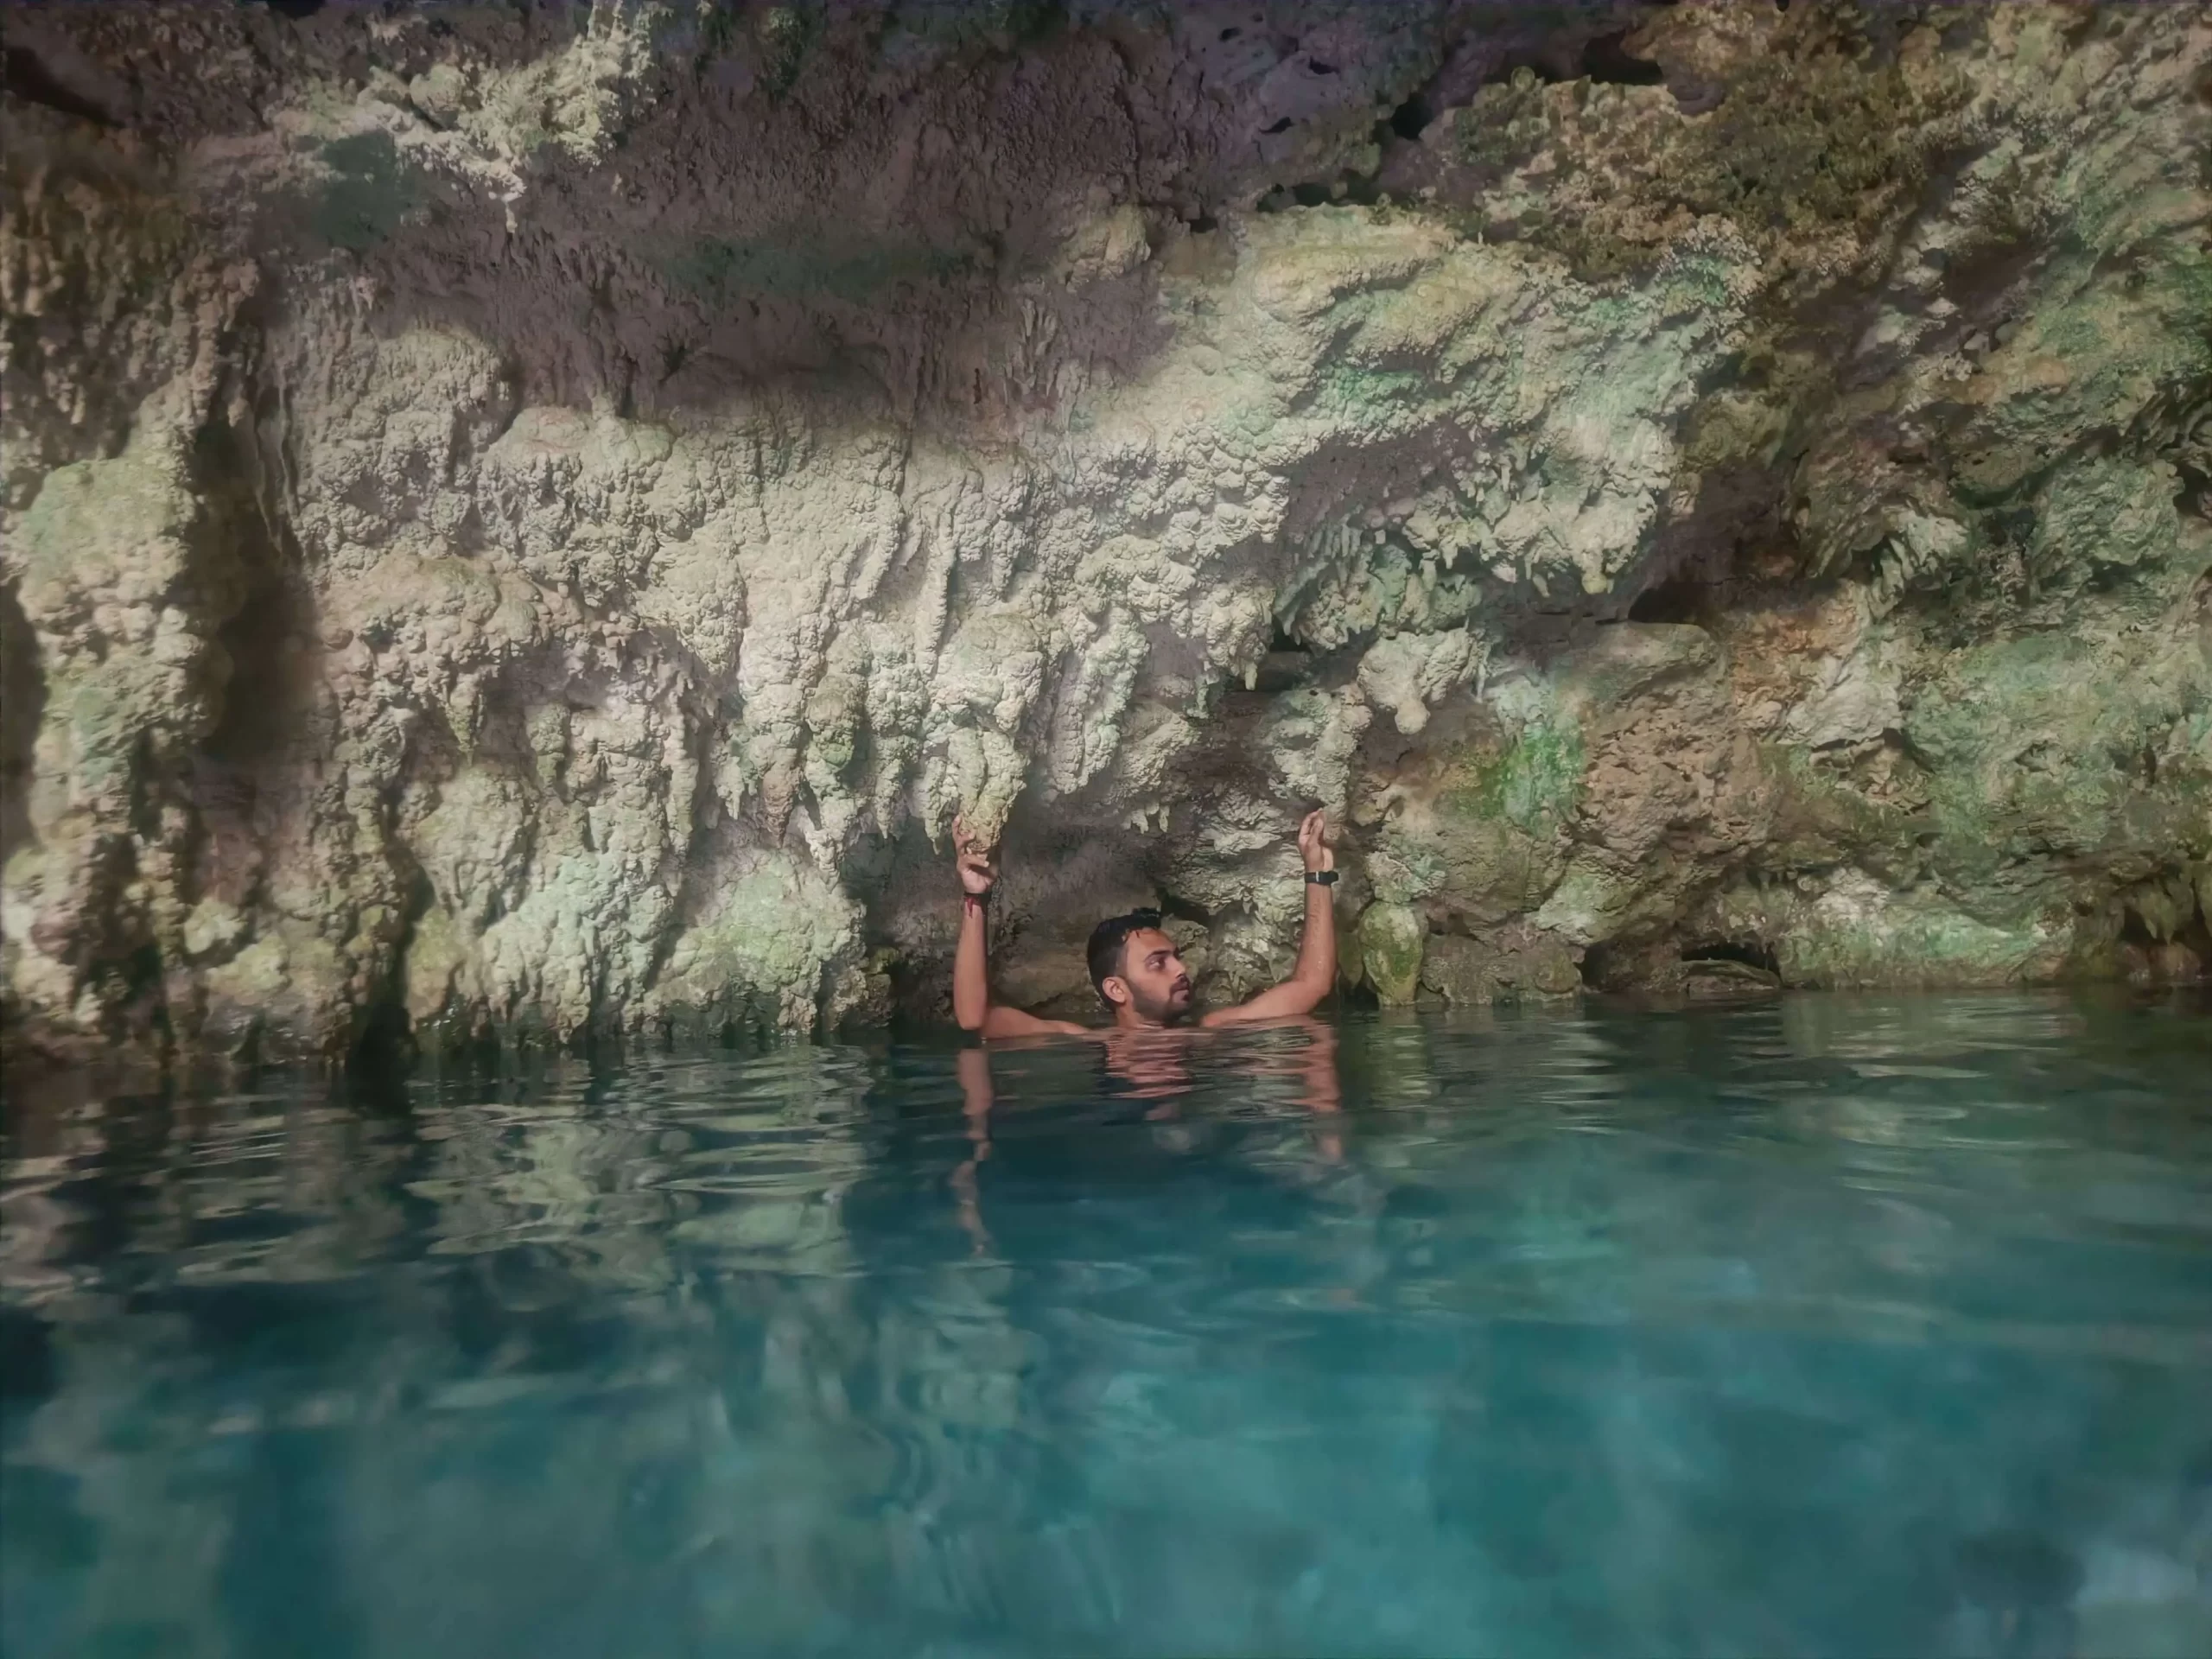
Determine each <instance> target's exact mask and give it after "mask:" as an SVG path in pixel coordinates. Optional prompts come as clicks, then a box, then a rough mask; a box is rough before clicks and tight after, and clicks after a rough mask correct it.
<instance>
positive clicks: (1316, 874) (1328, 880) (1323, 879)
mask: <svg viewBox="0 0 2212 1659" xmlns="http://www.w3.org/2000/svg"><path fill="white" fill-rule="evenodd" d="M1306 880H1307V881H1308V882H1310V883H1311V884H1312V885H1313V886H1314V887H1335V886H1336V885H1337V873H1336V872H1335V871H1334V870H1308V871H1306Z"/></svg>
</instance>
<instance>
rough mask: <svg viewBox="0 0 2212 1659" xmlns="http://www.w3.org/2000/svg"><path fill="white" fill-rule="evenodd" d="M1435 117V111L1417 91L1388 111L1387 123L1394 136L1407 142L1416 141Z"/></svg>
mask: <svg viewBox="0 0 2212 1659" xmlns="http://www.w3.org/2000/svg"><path fill="white" fill-rule="evenodd" d="M1435 119H1436V111H1434V110H1433V109H1432V108H1431V107H1430V106H1429V103H1428V100H1427V99H1425V98H1423V97H1422V96H1421V94H1420V93H1419V92H1415V93H1414V95H1413V96H1412V97H1411V98H1409V99H1407V100H1406V101H1405V102H1404V103H1402V104H1401V105H1398V107H1397V108H1396V109H1395V110H1393V111H1390V114H1389V120H1388V122H1387V124H1388V126H1389V130H1390V131H1391V132H1392V134H1394V135H1395V137H1400V138H1402V139H1404V140H1405V141H1406V142H1407V143H1415V142H1417V141H1418V140H1419V139H1420V137H1421V134H1422V133H1424V132H1426V131H1427V130H1428V124H1429V123H1430V122H1432V121H1433V120H1435Z"/></svg>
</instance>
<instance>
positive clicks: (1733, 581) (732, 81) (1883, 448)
mask: <svg viewBox="0 0 2212 1659" xmlns="http://www.w3.org/2000/svg"><path fill="white" fill-rule="evenodd" d="M9 25H10V26H9V37H8V71H9V83H8V90H9V96H8V100H7V105H6V110H5V115H4V120H5V132H4V137H5V139H6V146H5V149H6V154H5V160H4V169H5V172H4V199H3V203H0V205H4V210H5V222H4V225H3V226H0V285H3V286H4V294H5V304H6V317H5V331H6V352H7V359H6V364H5V391H6V399H5V429H4V432H3V433H0V468H3V469H4V489H5V498H4V510H5V520H4V524H0V531H3V532H4V551H0V645H4V649H5V652H6V656H7V683H6V687H5V690H6V719H5V722H4V726H5V744H6V754H5V756H4V761H5V768H6V771H5V783H6V787H7V800H6V808H5V812H4V814H0V833H3V834H4V838H5V842H6V844H5V847H4V849H0V855H4V857H5V859H6V868H5V893H4V901H3V902H0V950H4V972H5V979H6V995H7V999H8V1017H9V1021H10V1028H11V1030H12V1031H14V1032H16V1033H19V1034H20V1033H32V1034H34V1035H35V1036H37V1037H38V1038H39V1039H41V1040H65V1039H69V1038H71V1037H77V1038H81V1039H94V1040H113V1039H118V1038H121V1039H149V1040H156V1041H160V1040H167V1041H171V1042H175V1043H179V1044H183V1045H187V1046H194V1047H200V1048H205V1049H210V1050H213V1051H217V1052H230V1053H245V1052H261V1053H271V1052H284V1051H293V1050H305V1051H310V1052H334V1051H337V1050H340V1049H342V1048H343V1047H344V1046H346V1045H348V1044H350V1043H352V1042H353V1041H355V1040H356V1039H359V1037H360V1035H361V1034H362V1033H364V1032H365V1031H366V1030H368V1029H370V1028H372V1027H373V1026H376V1025H377V1024H378V1022H384V1023H385V1024H387V1025H389V1024H391V1022H394V1021H396V1020H397V1017H398V1014H399V1012H400V1011H402V1010H404V1014H405V1015H406V1017H407V1019H408V1020H409V1021H410V1023H411V1024H412V1026H413V1027H415V1028H416V1030H417V1031H418V1032H420V1033H424V1034H426V1035H429V1034H442V1035H443V1036H446V1037H450V1038H454V1039H466V1038H469V1037H473V1036H484V1035H490V1034H499V1035H526V1034H531V1033H541V1034H543V1035H545V1036H548V1037H552V1038H566V1037H570V1036H573V1035H575V1033H579V1032H582V1031H584V1030H587V1029H593V1028H599V1029H615V1030H630V1031H646V1032H655V1033H705V1034H715V1033H727V1032H729V1031H731V1030H734V1029H762V1030H766V1029H781V1030H785V1031H805V1030H811V1029H818V1028H823V1027H830V1026H835V1025H836V1024H837V1023H839V1022H841V1021H844V1020H851V1019H870V1018H880V1017H881V1016H882V1015H884V1014H887V1013H888V1012H890V1011H891V1010H892V1009H893V1007H901V1006H903V1007H906V1008H908V1009H909V1010H911V1011H913V1012H917V1013H920V1014H936V1013H941V1011H942V1009H943V1007H944V988H945V985H946V982H947V980H946V972H947V967H948V964H949V959H950V947H951V940H952V929H953V926H954V924H955V920H956V916H955V912H954V908H953V906H951V905H950V903H949V902H948V895H949V893H950V882H949V880H948V876H947V866H948V861H949V860H948V855H947V851H946V848H945V832H946V830H947V829H948V827H949V825H950V822H951V820H952V819H953V817H955V815H956V814H960V813H964V814H965V815H966V816H967V817H969V819H970V820H971V821H974V822H976V823H978V824H980V825H981V826H982V827H984V828H985V829H1003V831H1004V832H1005V837H1006V848H1007V879H1006V880H1005V883H1004V885H1003V899H1004V902H1002V903H1001V905H1000V906H998V909H997V912H996V913H995V917H994V923H993V925H994V929H995V949H996V950H997V952H998V957H999V962H1000V965H1001V978H1002V982H1003V985H1004V987H1005V988H1006V989H1007V992H1008V993H1009V994H1010V995H1015V996H1017V997H1018V998H1020V1000H1022V1001H1025V1002H1028V1003H1031V1004H1033V1005H1053V1004H1056V1003H1057V1004H1064V1005H1072V1004H1079V1003H1080V1002H1081V1001H1082V1000H1083V999H1084V996H1085V995H1087V993H1086V991H1085V989H1084V986H1083V982H1082V966H1081V956H1080V950H1079V945H1080V941H1081V938H1082V937H1083V935H1084V933H1085V932H1086V931H1088V928H1089V926H1090V923H1091V921H1092V920H1094V919H1095V918H1096V916H1097V915H1098V914H1101V913H1104V912H1106V911H1107V910H1109V909H1112V908H1119V907H1122V906H1126V905H1127V904H1128V903H1131V902H1135V901H1140V900H1147V899H1150V900H1154V901H1158V902H1160V903H1162V904H1164V906H1166V908H1167V909H1168V911H1169V912H1170V914H1171V916H1172V917H1173V918H1174V919H1173V924H1172V925H1173V927H1174V928H1175V929H1176V930H1177V931H1179V933H1180V934H1181V935H1182V936H1183V937H1184V938H1186V939H1187V940H1188V941H1189V943H1190V947H1191V951H1192V956H1193V957H1194V959H1196V960H1199V961H1201V962H1202V963H1204V967H1205V974H1204V976H1203V980H1202V983H1203V984H1204V985H1205V987H1206V988H1209V989H1210V990H1211V994H1213V995H1217V996H1229V995H1235V994H1236V993H1238V992H1240V991H1242V990H1243V989H1245V988H1250V987H1253V986H1256V985H1257V984H1259V983H1261V982H1264V981H1266V980H1267V979H1268V978H1270V977H1272V976H1276V975H1278V974H1280V973H1281V971H1282V970H1283V969H1285V968H1286V967H1287V963H1288V960H1289V957H1290V954H1291V952H1292V950H1293V949H1294V944H1295V938H1294V935H1295V928H1296V920H1297V917H1298V914H1299V911H1300V904H1301V902H1302V901H1301V900H1300V896H1299V895H1300V887H1299V885H1298V884H1297V882H1296V881H1295V880H1294V874H1295V868H1296V861H1295V855H1294V851H1293V849H1292V847H1291V842H1290V832H1291V829H1292V828H1293V825H1294V822H1295V819H1296V817H1297V816H1298V815H1299V814H1300V812H1301V811H1302V810H1306V808H1308V807H1310V806H1311V805H1313V804H1316V803H1319V804H1325V805H1327V806H1328V807H1329V808H1330V809H1331V810H1332V812H1333V813H1334V814H1335V815H1337V817H1338V819H1339V820H1340V822H1341V824H1342V831H1343V836H1344V849H1343V854H1342V856H1341V862H1342V863H1343V865H1344V867H1345V869H1346V880H1345V882H1344V886H1343V887H1342V888H1341V889H1340V892H1341V894H1342V904H1343V919H1344V937H1345V945H1344V951H1343V953H1342V955H1343V958H1344V969H1345V972H1346V975H1347V977H1348V981H1349V982H1350V983H1351V984H1352V985H1353V986H1355V987H1358V988H1363V991H1364V992H1368V993H1372V994H1374V995H1378V996H1380V997H1381V998H1382V999H1383V1000H1384V1001H1414V1000H1426V999H1429V998H1433V997H1439V996H1440V997H1443V998H1446V999H1448V1000H1451V1001H1484V1000H1489V999H1491V998H1493V997H1497V996H1506V995H1559V994H1565V993H1569V992H1572V991H1573V989H1575V988H1576V987H1577V986H1578V985H1580V984H1582V983H1585V982H1587V983H1594V984H1600V985H1607V986H1648V987H1658V988H1673V989H1680V988H1685V987H1690V988H1695V987H1699V986H1714V987H1721V988H1730V987H1739V986H1743V985H1745V984H1757V985H1767V984H1774V983H1788V984H1801V985H1840V986H1850V985H1894V984H1929V985H1934V984H2003V983H2016V982H2040V981H2047V980H2052V979H2058V978H2063V977H2071V976H2119V975H2126V976H2134V977H2137V978H2146V979H2174V978H2181V977H2187V976H2192V975H2194V974H2196V972H2198V971H2200V970H2201V969H2202V966H2203V965H2204V963H2205V962H2206V960H2207V958H2208V957H2212V937H2208V934H2207V931H2206V925H2205V918H2206V916H2207V914H2208V913H2212V586H2208V581H2207V572H2208V570H2212V524H2208V523H2207V514H2208V511H2212V503H2208V499H2207V480H2208V475H2212V423H2208V415H2209V414H2212V248H2208V239H2207V238H2208V225H2212V163H2208V161H2207V157H2208V156H2212V14H2208V12H2207V11H2206V10H2203V9H2200V8H2196V7H2179V6H2174V7H2132V6H2126V7H2123V6H2115V7H2112V8H2107V9H2100V8H2094V7H2085V6H2064V7H2060V6H2037V5H2020V6H2014V7H2005V8H1989V9H1983V8H1974V7H1899V6H1879V7H1875V6H1867V7H1853V6H1846V5H1840V4H1808V3H1805V0H1799V3H1796V4H1794V5H1792V6H1790V7H1789V8H1788V9H1787V10H1781V9H1777V8H1772V7H1770V6H1768V5H1765V4H1764V3H1745V4H1744V5H1741V6H1734V5H1732V6H1716V7H1703V6H1683V7H1665V6H1656V5H1643V4H1637V3H1619V4H1611V3H1591V4H1586V5H1551V6H1545V7H1541V8H1537V7H1529V8H1511V7H1507V8H1500V7H1496V6H1489V5H1478V4H1472V3H1455V0H1433V3H1427V4H1408V5H1405V6H1402V7H1353V6H1344V5H1329V4H1319V3H1314V4H1306V5H1292V4H1274V5H1266V4H1250V3H1248V4H1244V5H1239V6H1211V7H1195V6H1191V7H1185V6H1178V7H1173V8H1166V7H1157V6H1151V5H1140V4H1134V3H1132V4H1125V5H1113V4H1104V3H1102V4H1095V5H1067V6H1046V5H1023V4H999V5H995V6H985V5H969V4H958V5H956V4H950V3H947V4H942V5H937V6H929V5H903V6H899V7H897V8H895V9H893V8H889V7H884V6H874V7H869V6H861V5H853V6H846V5H834V4H799V5H781V6H741V5H732V4H725V3H702V4H698V5H696V6H695V5H693V4H690V3H685V0H666V3H658V4H654V3H613V0H596V3H593V4H590V5H588V6H587V5H566V4H550V3H549V4H543V5H524V6H517V5H491V4H481V5H476V4H467V5H464V4H454V5H449V6H424V7H420V8H416V9H412V10H407V9H400V10H386V9H383V8H377V7H369V6H349V5H344V4H328V5H323V6H321V7H313V6H305V5H292V6H288V7H283V8H270V7H267V6H263V5H258V4H255V5H245V6H237V5H230V4H207V5H184V6H177V5H151V4H148V5H117V6H102V7H99V8H87V7H77V6H68V5H60V4H54V5H38V4H29V5H23V6H18V7H15V8H12V9H11V11H10V20H9Z"/></svg>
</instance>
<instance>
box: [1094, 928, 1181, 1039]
mask: <svg viewBox="0 0 2212 1659" xmlns="http://www.w3.org/2000/svg"><path fill="white" fill-rule="evenodd" d="M1116 978H1118V979H1119V980H1120V981H1121V982H1122V985H1123V987H1125V988H1127V990H1128V999H1129V1000H1128V1007H1130V1008H1131V1009H1133V1010H1135V1013H1136V1014H1137V1016H1138V1017H1139V1018H1140V1019H1142V1020H1147V1021H1149V1022H1150V1023H1152V1024H1154V1025H1160V1026H1170V1025H1173V1024H1174V1023H1175V1022H1176V1021H1177V1020H1180V1019H1181V1018H1182V1017H1183V1016H1184V1015H1185V1014H1188V1013H1189V1012H1190V1011H1191V972H1190V969H1187V968H1185V967H1184V966H1183V958H1182V957H1179V956H1178V955H1176V953H1175V941H1174V940H1173V939H1171V938H1168V937H1167V936H1166V934H1165V933H1163V932H1161V931H1160V930H1159V929H1158V928H1156V927H1141V928H1139V929H1137V930H1136V931H1135V932H1134V933H1132V934H1130V935H1129V937H1128V943H1127V944H1124V945H1123V946H1122V971H1121V972H1120V973H1119V974H1118V975H1116ZM1107 983H1108V984H1109V986H1110V985H1111V984H1112V983H1113V981H1112V980H1109V981H1108V982H1107Z"/></svg>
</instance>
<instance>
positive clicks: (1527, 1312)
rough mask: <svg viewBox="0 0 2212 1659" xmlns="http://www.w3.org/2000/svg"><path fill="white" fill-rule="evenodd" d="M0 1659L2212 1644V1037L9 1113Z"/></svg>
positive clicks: (1896, 1003)
mask: <svg viewBox="0 0 2212 1659" xmlns="http://www.w3.org/2000/svg"><path fill="white" fill-rule="evenodd" d="M5 1122H6V1124H7V1132H6V1137H5V1140H4V1143H0V1152H4V1154H5V1165H4V1172H0V1205H4V1211H5V1223H6V1231H5V1235H4V1245H0V1650H4V1652H5V1653H6V1654H8V1655H9V1656H10V1659H44V1656H61V1655H70V1656H79V1655H121V1654H149V1655H151V1654H162V1655H208V1656H215V1655H223V1656H259V1655H271V1656H274V1655H287V1656H289V1655H302V1654H310V1653H311V1654H313V1655H315V1656H316V1659H348V1656H363V1659H368V1656H378V1659H381V1656H402V1655H404V1656H410V1659H448V1656H450V1659H463V1656H466V1659H493V1656H505V1655H513V1656H518V1659H520V1656H530V1659H558V1656H623V1659H658V1656H664V1655H665V1656H690V1655H700V1656H706V1655H724V1654H728V1655H749V1654H792V1655H807V1654H868V1655H892V1654H898V1655H907V1654H912V1655H943V1656H954V1655H991V1656H999V1655H1006V1656H1012V1655H1046V1654H1055V1655H1056V1654H1102V1655H1105V1654H1111V1655H1121V1654H1128V1655H1165V1654H1176V1655H1191V1654H1394V1655H1395V1654H1420V1653H1436V1654H1457V1655H1464V1654H1510V1655H1515V1656H1547V1655H1554V1654H1556V1655H1561V1656H1565V1655H1587V1654H1607V1653H1611V1654H1621V1655H1638V1656H1642V1655H1654V1654H1663V1653H1682V1654H1701V1655H1702V1654H1745V1655H1754V1654H1756V1655H1779V1654H1808V1655H1810V1654H1835V1655H1866V1654H1877V1653H1921V1654H1953V1655H1975V1654H1985V1653H1986V1654H1999V1653H2003V1654H2018V1655H2037V1656H2042V1655H2052V1656H2056V1655H2060V1654H2069V1653H2083V1654H2088V1653H2112V1654H2127V1655H2145V1656H2147V1655H2156V1654H2172V1655H2176V1656H2180V1655H2195V1656H2201V1655H2202V1654H2205V1653H2208V1652H2212V1412H2208V1410H2207V1408H2206V1402H2208V1401H2212V1019H2208V1015H2207V1013H2206V1011H2205V1009H2204V1007H2203V1005H2202V1003H2196V1004H2188V1003H2177V1002H2164V1003H2155V1004H2151V1003H2142V1002H2133V1001H2127V1000H2126V999H2110V998H2107V999H2096V1000H2089V999H2082V998H2073V997H2066V996H2057V995H2052V996H2005V997H1995V996H1977V997H1945V998H1918V999H1913V1000H1883V999H1860V998H1847V997H1827V996H1802V997H1795V998H1790V999H1786V1000H1782V1001H1774V1002H1767V1003H1762V1004H1758V1005H1754V1006H1748V1007H1732V1008H1713V1009H1702V1010H1692V1011H1688V1012H1654V1011H1635V1010H1629V1009H1611V1008H1592V1009H1586V1010H1584V1011H1582V1012H1580V1013H1574V1014H1513V1013H1511V1012H1510V1011H1502V1012H1500V1013H1499V1014H1497V1015H1496V1016H1494V1017H1489V1018H1484V1019H1481V1020H1473V1019H1459V1020H1444V1019H1435V1018H1427V1017H1421V1018H1413V1017H1407V1018H1402V1019H1393V1018H1389V1017H1386V1016H1380V1015H1372V1014H1370V1015H1366V1016H1355V1017H1351V1018H1348V1019H1347V1020H1344V1021H1343V1022H1341V1023H1340V1024H1332V1025H1293V1026H1289V1027H1281V1028H1277V1029H1270V1030H1264V1031H1257V1032H1250V1033H1230V1034H1221V1035H1212V1036H1203V1037H1200V1038H1198V1039H1193V1040H1192V1041H1190V1042H1188V1043H1184V1044H1179V1045H1175V1046H1167V1047H1152V1048H1146V1049H1142V1050H1139V1051H1134V1052H1128V1051H1113V1052H1109V1051H1106V1050H1103V1049H1102V1048H1101V1047H1099V1046H1097V1045H1095V1044H1090V1043H1068V1042H1063V1043H1056V1044H1051V1045H1046V1046H1035V1047H1027V1048H1009V1049H999V1050H994V1051H993V1052H990V1053H989V1054H988V1056H987V1055H985V1054H984V1053H983V1052H982V1051H979V1050H966V1051H963V1050H959V1049H956V1048H954V1047H952V1046H950V1045H947V1044H931V1043H921V1044H917V1045H892V1044H879V1045H875V1046H819V1047H811V1048H791V1049H785V1050H779V1051H776V1052H768V1053H764V1054H742V1055H741V1054H727V1053H715V1054H709V1055H695V1056H690V1057H686V1058H664V1057H652V1056H647V1057H644V1058H639V1057H636V1056H632V1058H630V1059H629V1060H628V1061H627V1062H626V1064H622V1065H613V1064H601V1065H592V1064H589V1063H587V1062H585V1061H582V1060H562V1061H557V1062H547V1063H540V1064H537V1065H515V1066H511V1067H509V1068H507V1069H505V1071H499V1070H498V1069H496V1068H495V1069H493V1070H489V1071H474V1072H468V1073H462V1074H455V1073H453V1072H450V1071H448V1072H447V1073H445V1074H442V1075H441V1074H437V1073H435V1072H429V1071H426V1072H424V1073H423V1074H421V1075H419V1076H417V1077H413V1078H410V1079H405V1080H393V1079H386V1080H384V1081H382V1082H380V1083H376V1084H365V1083H363V1082H360V1081H358V1080H357V1081H355V1082H353V1083H350V1084H347V1083H340V1084H330V1083H327V1082H324V1081H321V1080H319V1079H316V1078H313V1077H306V1076H278V1077H264V1078H263V1079H261V1080H260V1081H258V1082H257V1083H256V1084H254V1085H253V1086H251V1087H247V1088H238V1089H233V1090H231V1091H229V1092H222V1093H202V1094H194V1093H192V1092H190V1091H175V1092H171V1093H168V1094H162V1095H142V1096H91V1095H88V1094H86V1092H85V1091H83V1090H76V1091H72V1090H68V1089H67V1088H65V1087H63V1086H61V1085H60V1084H53V1083H49V1084H45V1085H41V1086H40V1087H37V1088H35V1089H34V1088H25V1089H22V1090H14V1091H13V1092H12V1096H11V1098H10V1100H9V1102H8V1107H7V1116H6V1119H5Z"/></svg>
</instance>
